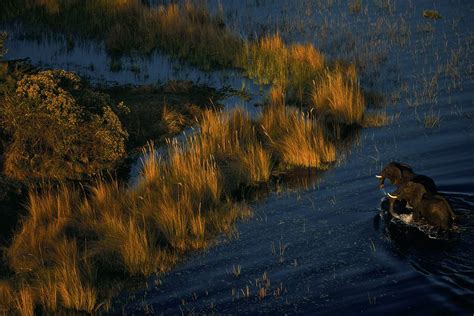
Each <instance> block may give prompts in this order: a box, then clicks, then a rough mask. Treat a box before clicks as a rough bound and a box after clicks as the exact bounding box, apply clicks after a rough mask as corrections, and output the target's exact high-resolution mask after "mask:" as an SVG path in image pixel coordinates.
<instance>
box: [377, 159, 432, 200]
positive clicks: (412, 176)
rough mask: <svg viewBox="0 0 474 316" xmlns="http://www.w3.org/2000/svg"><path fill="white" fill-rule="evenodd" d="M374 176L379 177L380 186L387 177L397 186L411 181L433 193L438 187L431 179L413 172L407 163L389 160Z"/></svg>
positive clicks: (382, 185)
mask: <svg viewBox="0 0 474 316" xmlns="http://www.w3.org/2000/svg"><path fill="white" fill-rule="evenodd" d="M376 177H377V178H378V179H380V182H379V187H380V188H383V187H384V185H385V184H384V182H385V179H389V180H390V182H391V183H392V184H393V185H395V186H397V187H400V186H401V185H403V184H405V183H407V182H409V181H411V182H415V183H419V184H421V185H423V186H424V187H425V189H426V191H427V192H429V193H432V194H435V193H436V192H438V189H437V188H436V184H435V183H434V181H433V179H431V178H430V177H427V176H424V175H421V174H416V173H414V172H413V169H412V168H411V167H410V166H409V165H407V164H404V163H399V162H391V163H389V164H388V165H386V166H385V167H384V168H383V169H382V171H381V172H380V174H379V175H376Z"/></svg>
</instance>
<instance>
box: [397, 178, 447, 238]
mask: <svg viewBox="0 0 474 316" xmlns="http://www.w3.org/2000/svg"><path fill="white" fill-rule="evenodd" d="M389 197H390V198H391V199H392V200H405V201H406V202H407V203H408V204H409V205H411V207H412V208H413V209H412V213H413V220H414V221H418V220H420V219H424V220H425V221H426V222H427V223H428V224H430V225H433V226H436V227H439V228H442V229H444V230H448V229H449V228H450V227H451V225H452V223H453V222H454V220H455V218H456V216H455V214H454V211H453V209H452V207H451V205H450V204H449V202H448V200H446V198H444V197H443V196H441V195H440V194H433V193H430V192H429V191H428V190H427V189H426V187H425V186H424V185H423V184H421V183H417V182H412V181H409V182H407V183H404V184H402V185H401V186H400V187H399V188H398V189H397V190H396V191H395V192H394V193H392V194H389ZM392 211H393V210H390V212H392Z"/></svg>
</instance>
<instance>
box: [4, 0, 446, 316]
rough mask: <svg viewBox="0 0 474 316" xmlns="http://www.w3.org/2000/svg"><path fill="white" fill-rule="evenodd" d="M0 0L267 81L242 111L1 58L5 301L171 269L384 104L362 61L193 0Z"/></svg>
mask: <svg viewBox="0 0 474 316" xmlns="http://www.w3.org/2000/svg"><path fill="white" fill-rule="evenodd" d="M381 3H382V2H381ZM384 3H385V2H384ZM0 9H1V12H2V14H1V16H0V18H1V19H2V21H3V22H4V23H13V22H21V23H22V24H23V25H24V27H25V30H26V32H27V34H28V36H31V37H41V36H42V35H44V34H43V33H48V32H51V31H52V32H57V34H59V35H60V36H64V37H65V38H66V40H67V42H68V45H71V46H73V45H75V41H76V40H77V39H79V38H82V39H86V40H94V41H99V42H103V43H105V47H106V50H107V52H108V53H109V54H111V55H113V56H115V57H117V56H118V58H120V56H126V55H147V54H148V55H149V54H151V53H152V52H154V51H156V50H158V51H161V52H164V53H166V54H169V55H171V56H173V57H175V58H177V59H178V60H180V61H181V62H183V63H184V62H185V63H189V64H191V65H194V66H197V67H199V68H201V69H204V70H210V69H225V68H232V69H238V70H239V71H240V72H241V73H242V74H243V75H244V76H247V77H248V78H251V79H253V80H255V82H257V83H258V84H259V85H262V86H265V87H267V88H268V93H267V97H266V99H265V102H264V104H263V105H262V108H261V112H260V113H259V115H257V116H255V117H253V116H251V115H250V114H249V113H248V112H247V111H246V110H245V109H243V108H240V107H237V108H235V109H233V110H231V111H225V110H222V108H221V106H220V105H219V100H220V99H221V98H222V97H223V94H224V92H221V91H217V90H215V89H212V88H208V87H201V86H196V85H194V84H192V83H190V82H183V81H173V82H168V83H166V84H164V85H161V86H141V87H138V86H120V87H109V86H101V87H94V86H92V85H91V84H89V83H88V82H87V81H86V80H85V79H83V78H81V77H79V76H78V75H76V74H75V73H73V72H69V71H65V70H61V69H50V70H40V69H35V68H32V67H30V66H28V65H25V64H21V63H7V62H5V63H3V64H2V67H3V69H4V71H2V75H1V76H0V85H1V90H0V98H1V100H0V136H1V140H2V144H1V147H0V149H1V152H0V155H1V159H0V161H1V163H2V177H1V179H0V180H1V181H0V185H1V186H2V192H0V193H2V195H0V198H1V199H3V200H0V201H2V203H5V204H4V205H12V206H11V207H9V208H8V212H9V213H8V214H6V215H5V218H7V217H8V218H9V221H8V222H9V224H8V225H7V226H8V227H7V228H6V229H5V232H7V231H8V233H6V234H5V236H1V237H2V239H1V240H2V246H4V247H3V256H2V262H1V263H2V265H1V269H0V272H1V280H0V312H2V313H12V312H16V313H20V314H23V315H32V314H34V312H35V311H42V312H46V313H61V312H65V311H80V312H88V313H94V312H102V311H108V310H109V309H110V308H111V300H112V298H113V297H114V296H116V295H117V294H118V293H119V292H120V290H121V289H122V288H123V286H124V285H125V284H126V283H127V280H129V279H130V278H139V279H142V278H144V277H147V276H149V275H151V274H154V273H156V274H161V273H164V272H167V271H169V270H170V269H171V268H172V267H173V266H174V265H175V264H176V263H177V262H179V260H181V259H182V258H183V257H184V256H185V255H186V254H189V253H190V252H192V251H194V250H199V249H204V248H207V247H209V246H210V245H212V244H213V243H215V240H216V237H217V236H219V235H221V234H228V235H231V234H232V233H233V232H234V229H235V227H234V224H235V222H236V221H237V220H239V219H245V218H248V217H249V216H251V215H252V210H251V209H250V208H249V205H248V204H247V202H246V201H247V199H249V198H250V197H249V195H248V194H249V192H252V191H256V190H258V189H260V188H262V187H263V188H266V189H268V188H269V187H271V186H272V181H273V180H274V179H275V178H277V177H279V176H280V175H281V174H285V173H289V172H290V171H291V170H295V169H299V170H301V169H304V170H306V169H308V170H313V171H314V170H315V171H314V172H316V173H317V172H321V171H322V170H327V169H329V168H331V167H332V166H334V165H335V164H337V162H338V161H339V160H340V157H341V156H343V152H344V150H346V147H349V146H350V145H351V144H352V142H353V141H354V135H357V132H358V131H359V130H360V129H361V128H363V127H370V126H382V125H385V124H387V123H388V122H390V120H391V119H390V118H389V117H388V116H387V115H385V113H384V111H383V110H381V109H378V110H377V111H370V110H369V109H368V105H367V103H369V99H370V100H373V99H375V98H373V94H370V93H369V92H366V91H364V90H363V89H362V87H361V84H360V71H361V69H363V67H362V66H361V64H358V63H354V62H350V61H344V60H341V59H336V58H331V56H327V55H325V54H323V53H322V52H321V51H319V50H318V49H317V48H316V47H315V46H314V45H313V44H309V43H306V44H298V43H287V42H286V41H285V40H284V39H283V37H282V36H281V35H280V33H279V32H275V33H268V34H264V35H262V36H259V37H258V38H256V39H244V38H242V37H241V36H239V35H237V34H236V33H234V32H233V31H231V30H230V29H229V28H228V27H227V26H226V23H225V18H224V14H223V12H221V11H219V10H218V12H217V13H216V14H210V13H209V12H208V11H207V10H206V8H205V7H202V6H199V5H194V4H192V3H191V2H187V1H186V2H185V3H184V4H182V5H179V4H166V5H160V6H150V5H148V4H147V3H146V1H138V0H120V1H119V0H115V1H112V0H110V1H104V0H94V1H88V2H87V4H86V5H83V2H82V1H58V0H46V1H44V0H42V1H37V0H21V1H10V0H7V1H4V2H2V4H1V5H0ZM349 9H350V11H351V12H353V13H354V14H357V13H360V12H361V11H362V10H363V9H364V8H363V7H362V5H361V1H352V2H351V3H350V4H349ZM388 9H389V10H392V9H393V8H391V7H390V6H389V7H388ZM423 15H424V16H425V13H423ZM426 17H427V18H430V19H437V17H434V15H433V14H428V15H426ZM38 26H40V27H38ZM38 29H40V31H37V30H38ZM5 39H6V34H5V35H4V33H0V56H1V55H3V54H4V53H5V52H6V48H8V47H5V45H4V44H3V43H4V41H5ZM424 124H425V125H426V126H427V127H430V128H432V127H434V126H436V125H437V124H439V118H438V119H437V120H436V116H435V115H431V116H425V120H424ZM189 128H191V130H190V131H189V132H188V133H187V134H184V136H183V137H182V139H181V140H179V141H178V140H177V139H174V138H172V137H173V136H176V135H178V134H180V133H181V132H182V131H183V130H185V129H189ZM145 144H148V145H145ZM348 144H349V145H348ZM139 148H141V150H142V152H143V155H141V157H143V162H142V165H143V166H142V169H141V170H142V171H141V173H140V175H139V176H138V179H137V181H136V183H133V184H127V182H126V181H127V177H122V176H121V174H120V171H119V170H120V168H125V169H127V168H126V167H127V164H129V161H130V157H136V156H137V152H138V151H139ZM127 159H128V160H127ZM124 166H125V167H124ZM3 192H5V194H3ZM22 205H25V207H22ZM24 209H26V210H24ZM20 215H21V218H20V219H19V217H20ZM1 216H3V214H2V215H1ZM238 270H239V272H238V274H240V266H239V268H238ZM263 296H265V295H263Z"/></svg>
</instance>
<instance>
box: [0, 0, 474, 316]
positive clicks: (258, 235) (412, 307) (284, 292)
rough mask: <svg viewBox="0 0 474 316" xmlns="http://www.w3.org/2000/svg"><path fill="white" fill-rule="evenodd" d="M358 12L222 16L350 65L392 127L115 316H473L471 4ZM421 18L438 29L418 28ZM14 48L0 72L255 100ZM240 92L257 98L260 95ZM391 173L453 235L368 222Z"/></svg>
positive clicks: (299, 8) (288, 188)
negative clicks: (451, 218)
mask: <svg viewBox="0 0 474 316" xmlns="http://www.w3.org/2000/svg"><path fill="white" fill-rule="evenodd" d="M362 3H363V5H362V9H361V11H360V12H358V13H354V12H351V11H350V10H349V9H348V6H347V3H346V1H302V0H301V1H283V0H281V1H276V0H275V1H270V0H268V1H245V2H242V1H228V2H227V1H226V2H222V5H223V10H224V13H225V17H226V19H227V20H228V21H229V23H230V25H231V26H232V27H233V28H235V29H236V30H237V31H239V32H240V34H242V36H245V37H249V36H253V34H254V35H255V34H256V35H258V34H261V33H262V32H271V31H272V30H278V31H280V32H281V34H282V36H283V37H284V38H285V39H287V40H289V41H310V42H314V43H316V44H317V45H318V47H321V48H322V50H323V52H325V53H326V54H328V56H337V57H343V58H347V59H349V60H354V61H358V62H359V63H360V64H361V65H362V67H363V69H364V70H365V72H363V78H362V84H363V85H364V87H365V88H366V89H369V90H372V89H373V90H376V91H380V92H382V93H383V94H384V95H385V100H386V104H385V108H386V111H387V114H388V115H390V116H391V117H392V121H391V124H389V125H388V126H385V127H382V128H366V129H363V130H361V131H360V134H359V135H358V137H355V138H354V141H352V143H351V144H350V145H349V147H346V149H345V150H346V151H345V154H344V155H343V157H342V158H341V159H340V160H339V162H338V163H337V165H336V166H334V167H333V168H331V169H330V170H328V171H324V172H319V173H317V174H316V175H315V176H314V175H313V176H311V177H307V176H305V175H304V173H303V174H299V176H298V177H297V179H298V181H296V182H299V183H300V184H299V185H294V183H293V184H292V185H290V183H285V182H283V183H282V184H281V185H278V186H276V187H275V188H274V190H273V191H272V192H270V193H269V194H266V195H265V196H264V197H260V198H259V199H256V200H255V201H249V202H250V204H251V207H252V209H253V211H254V216H253V218H251V219H250V220H248V221H246V222H241V223H239V224H238V225H237V228H236V232H235V234H234V235H233V236H231V237H228V236H222V237H221V238H220V239H219V240H218V242H217V243H216V244H215V245H214V246H212V247H210V248H209V249H208V250H206V251H201V252H196V253H193V254H190V255H189V256H187V257H186V258H185V259H183V260H182V261H181V262H180V263H179V264H178V265H177V266H176V267H175V268H173V269H172V270H171V271H170V272H169V273H167V274H166V275H160V276H152V277H150V278H149V279H148V281H147V284H146V286H143V287H142V288H140V289H133V290H132V289H128V290H126V291H124V292H123V293H122V294H121V295H120V296H119V297H118V298H117V300H116V302H115V304H114V306H115V307H114V309H113V310H112V311H111V312H112V313H116V314H119V313H123V312H126V313H130V314H142V313H145V312H146V313H153V312H154V313H163V314H172V315H174V314H181V313H185V314H188V313H197V314H207V313H212V312H215V313H218V314H256V313H268V314H274V313H278V314H284V313H291V314H292V313H302V314H315V313H317V314H334V313H338V314H339V313H344V314H355V313H368V314H380V313H384V314H396V313H400V312H409V313H410V314H419V315H426V314H467V315H471V314H472V313H473V312H474V213H473V210H474V164H473V163H472V161H473V158H474V104H473V101H474V98H473V96H474V82H473V80H474V79H473V78H474V76H473V70H474V67H473V47H474V46H473V44H474V35H473V33H472V30H473V29H474V19H472V18H471V16H472V13H473V12H474V4H471V3H469V2H468V1H432V0H431V1H427V0H426V1H425V0H423V1H373V2H370V3H369V4H365V2H362ZM210 5H211V7H217V6H218V5H217V1H216V2H215V3H214V2H211V3H210ZM366 5H367V6H366ZM424 9H436V10H437V11H438V12H439V13H440V14H441V15H442V19H440V20H436V21H433V20H428V19H424V18H423V16H422V12H423V10H424ZM20 35H21V34H20V32H19V33H18V34H16V37H13V38H12V39H11V40H10V42H9V44H8V45H9V46H8V48H9V50H10V52H9V55H7V57H8V58H12V59H13V58H24V57H30V58H31V60H32V61H33V63H35V64H37V65H39V66H44V67H49V66H54V67H62V68H65V69H70V70H76V71H79V72H81V73H82V74H84V75H87V76H88V77H91V78H93V79H94V78H95V79H97V80H98V81H102V82H116V83H119V84H123V83H127V84H144V83H157V82H162V81H165V80H169V79H187V80H193V81H196V82H199V83H202V84H207V85H211V86H215V87H218V88H219V87H222V86H224V85H227V84H228V85H231V86H233V87H234V88H236V89H238V88H239V87H240V88H241V87H242V86H245V87H246V88H247V87H250V86H252V84H251V83H250V81H248V80H246V79H243V78H242V76H240V75H239V74H238V73H235V72H233V73H231V74H230V73H222V72H214V73H211V74H207V73H204V72H200V71H198V70H196V69H193V68H190V67H188V66H183V65H182V64H181V63H176V62H175V61H171V60H170V59H168V58H166V57H164V56H161V55H156V56H155V57H154V58H151V59H139V58H136V59H130V60H128V61H127V60H125V61H123V63H124V66H123V69H122V70H120V71H116V72H111V71H110V67H109V66H108V65H109V64H110V60H109V59H108V58H107V57H106V56H105V53H104V50H103V48H101V46H100V44H99V45H97V44H92V43H87V44H81V45H79V44H78V45H76V46H75V47H74V48H72V49H69V50H67V49H65V48H64V44H61V43H58V42H56V41H42V42H35V41H30V40H26V39H21V36H20ZM61 47H63V48H61ZM132 65H137V67H138V68H139V69H141V70H140V71H137V70H136V69H138V68H137V67H132ZM133 69H135V70H134V71H132V70H133ZM144 69H147V71H145V70H144ZM249 90H251V91H252V93H251V94H252V95H255V96H257V97H256V98H261V95H262V92H261V91H260V89H258V87H255V86H253V87H252V88H249ZM235 101H236V100H235V98H233V99H229V100H228V101H227V102H226V104H227V105H229V106H232V105H233V103H236V102H235ZM239 102H243V103H244V105H245V106H248V108H252V107H253V104H252V101H250V102H244V101H239ZM392 160H396V161H403V162H405V163H408V164H410V165H412V167H413V169H414V170H415V171H416V172H418V173H422V174H425V175H429V176H430V177H432V178H433V179H434V180H435V181H436V184H437V186H438V188H439V190H440V191H441V192H442V193H443V194H444V195H445V196H446V197H447V198H448V200H449V201H450V202H451V204H452V205H453V207H454V210H455V213H456V214H457V216H458V220H457V226H458V229H457V231H456V232H455V233H453V235H452V236H451V238H450V239H449V240H436V239H430V238H426V236H423V235H420V234H416V233H415V232H413V231H411V230H409V229H407V227H403V226H402V225H397V224H394V223H392V222H389V221H387V218H383V217H381V216H380V213H381V202H382V200H383V197H384V195H383V192H381V191H380V190H379V189H378V187H377V181H376V179H375V177H374V175H375V174H376V173H377V172H378V171H379V170H380V169H381V168H382V167H383V165H384V164H386V163H388V162H389V161H392ZM293 180H294V179H293ZM389 189H390V188H387V190H389ZM262 288H266V292H265V291H264V292H262Z"/></svg>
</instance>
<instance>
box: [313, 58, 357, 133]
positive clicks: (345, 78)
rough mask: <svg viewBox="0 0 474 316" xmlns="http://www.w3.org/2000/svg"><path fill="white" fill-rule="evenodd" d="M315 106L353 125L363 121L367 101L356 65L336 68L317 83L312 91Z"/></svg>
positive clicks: (322, 111)
mask: <svg viewBox="0 0 474 316" xmlns="http://www.w3.org/2000/svg"><path fill="white" fill-rule="evenodd" d="M312 101H313V107H314V108H315V109H316V110H317V111H318V113H319V114H321V115H327V116H331V117H333V118H334V119H336V120H339V121H341V123H344V124H348V125H353V124H360V123H361V122H362V121H363V117H364V111H365V101H364V96H363V93H362V90H361V89H360V86H359V83H358V81H357V77H356V72H355V68H354V66H349V68H348V69H347V70H344V69H341V68H336V70H335V71H332V72H329V71H328V72H327V73H326V74H325V76H324V77H323V78H322V79H321V82H320V83H319V84H318V83H316V84H315V85H314V87H313V92H312Z"/></svg>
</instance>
